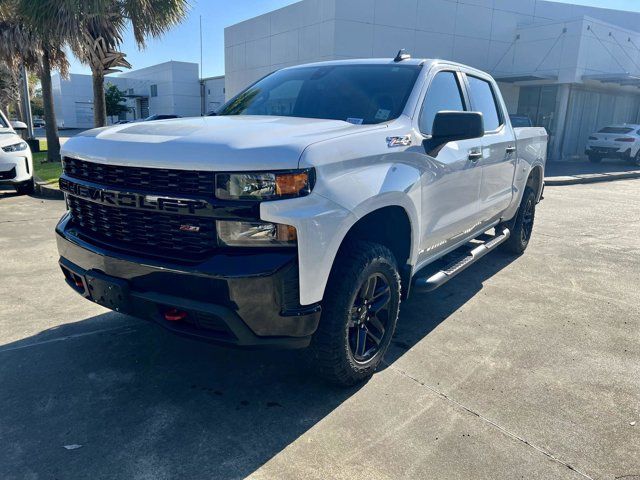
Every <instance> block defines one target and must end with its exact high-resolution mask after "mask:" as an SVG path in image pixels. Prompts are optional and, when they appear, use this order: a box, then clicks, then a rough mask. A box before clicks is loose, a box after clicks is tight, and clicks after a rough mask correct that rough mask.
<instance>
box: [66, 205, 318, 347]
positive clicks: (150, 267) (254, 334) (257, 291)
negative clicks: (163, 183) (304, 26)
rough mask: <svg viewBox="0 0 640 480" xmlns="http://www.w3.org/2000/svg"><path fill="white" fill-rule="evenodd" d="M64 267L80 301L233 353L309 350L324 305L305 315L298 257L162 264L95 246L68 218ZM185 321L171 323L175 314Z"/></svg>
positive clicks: (236, 257) (283, 254)
mask: <svg viewBox="0 0 640 480" xmlns="http://www.w3.org/2000/svg"><path fill="white" fill-rule="evenodd" d="M56 240H57V245H58V252H59V254H60V266H61V268H62V271H63V273H64V275H65V278H66V281H67V283H68V284H69V285H70V286H71V287H72V288H73V289H74V290H76V291H77V292H78V293H80V294H82V295H83V296H85V297H87V298H88V299H90V300H93V301H95V302H96V303H99V304H101V305H103V306H105V307H107V308H111V309H112V310H116V311H119V312H122V313H126V314H130V315H133V316H136V317H139V318H143V319H146V320H151V321H154V322H156V323H158V324H160V325H162V326H164V327H165V328H168V329H169V330H171V331H173V332H175V333H177V334H180V335H184V336H187V337H191V338H195V339H199V340H205V341H210V342H215V343H222V344H227V345H234V346H251V347H277V348H304V347H306V346H308V344H309V342H310V340H311V335H312V334H313V333H314V332H315V330H316V328H317V326H318V322H319V320H320V306H319V304H315V305H311V306H305V307H301V306H300V305H299V291H298V288H299V287H298V283H299V282H298V265H297V256H296V254H295V252H276V251H271V252H265V251H261V252H260V253H238V254H218V255H215V256H213V257H211V258H209V259H207V260H206V261H204V262H202V263H199V264H197V265H191V264H190V265H184V264H172V263H164V262H159V261H155V260H149V259H146V258H139V257H135V256H130V255H125V254H121V253H117V252H113V251H108V250H105V249H103V248H101V247H97V246H95V245H92V244H89V243H87V242H86V241H84V240H82V239H81V238H79V237H78V236H76V235H75V233H74V228H73V226H72V225H70V222H69V219H68V216H66V215H65V217H63V219H62V220H61V221H60V223H59V224H58V226H57V227H56ZM172 309H177V310H179V311H181V312H184V313H186V315H187V316H186V318H184V319H183V320H180V321H169V320H166V318H165V314H166V312H168V311H169V310H172Z"/></svg>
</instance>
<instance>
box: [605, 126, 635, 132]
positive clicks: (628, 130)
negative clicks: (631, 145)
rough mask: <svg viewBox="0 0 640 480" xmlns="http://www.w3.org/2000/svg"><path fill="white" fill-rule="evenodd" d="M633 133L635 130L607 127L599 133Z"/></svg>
mask: <svg viewBox="0 0 640 480" xmlns="http://www.w3.org/2000/svg"><path fill="white" fill-rule="evenodd" d="M631 132H633V128H627V127H605V128H603V129H602V130H600V131H599V132H598V133H631Z"/></svg>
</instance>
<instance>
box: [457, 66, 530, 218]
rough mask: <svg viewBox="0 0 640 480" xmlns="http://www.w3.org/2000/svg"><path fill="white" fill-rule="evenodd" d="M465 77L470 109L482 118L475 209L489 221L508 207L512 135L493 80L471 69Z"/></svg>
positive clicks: (513, 147)
mask: <svg viewBox="0 0 640 480" xmlns="http://www.w3.org/2000/svg"><path fill="white" fill-rule="evenodd" d="M465 80H466V85H467V89H468V93H469V100H470V102H471V109H472V110H473V111H475V112H481V113H482V116H483V118H484V127H485V134H484V138H483V139H482V156H481V158H479V159H478V167H479V168H480V171H481V172H482V174H481V182H480V195H479V212H480V215H481V218H482V219H483V220H484V221H491V220H494V219H496V218H498V217H499V216H500V215H501V214H502V212H504V211H505V210H506V209H507V208H508V207H509V205H510V204H511V199H512V197H513V195H514V192H513V178H514V175H515V171H516V164H517V154H516V139H515V135H514V133H513V129H512V128H511V125H510V124H509V122H508V121H507V115H506V110H505V108H504V105H503V104H502V101H501V97H500V94H499V92H498V90H497V86H496V84H495V83H494V82H493V81H492V80H491V79H490V78H489V77H486V76H481V75H480V74H477V73H475V72H465Z"/></svg>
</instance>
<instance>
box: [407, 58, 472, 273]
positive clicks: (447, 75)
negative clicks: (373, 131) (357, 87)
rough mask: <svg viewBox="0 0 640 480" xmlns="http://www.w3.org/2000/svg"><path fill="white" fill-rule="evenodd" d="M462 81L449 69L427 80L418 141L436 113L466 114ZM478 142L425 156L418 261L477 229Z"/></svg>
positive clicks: (460, 143)
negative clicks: (476, 160)
mask: <svg viewBox="0 0 640 480" xmlns="http://www.w3.org/2000/svg"><path fill="white" fill-rule="evenodd" d="M463 82H464V80H463V78H462V75H461V74H460V72H459V71H458V70H456V69H454V68H443V69H440V70H438V71H437V72H436V73H435V74H434V75H433V76H432V77H431V82H430V84H429V86H428V89H427V92H426V95H425V97H424V100H423V104H422V110H421V113H420V116H419V117H418V129H419V130H420V133H421V134H422V135H423V137H424V138H429V137H430V136H431V133H432V128H433V121H434V119H435V116H436V114H437V113H438V112H441V111H468V110H470V108H469V102H468V99H467V98H466V94H465V90H464V87H463ZM481 147H482V139H480V138H476V139H471V140H462V141H458V142H450V143H448V144H447V145H445V146H444V147H443V148H442V150H440V152H439V153H438V155H437V157H435V158H434V157H431V156H429V155H427V154H426V152H425V151H424V150H421V152H422V154H423V155H424V162H425V172H426V173H425V174H424V175H423V178H422V226H423V228H422V238H421V257H420V259H419V261H421V260H424V259H427V258H429V257H432V256H435V255H437V254H438V252H441V251H443V250H446V249H447V248H449V247H450V246H451V245H453V244H455V243H456V242H457V241H460V240H462V239H463V238H464V237H465V236H467V235H468V234H469V233H470V232H471V231H473V230H474V229H476V228H478V193H479V189H480V179H481V175H480V169H479V168H477V166H476V163H475V162H474V160H473V158H475V156H476V155H478V154H479V153H480V150H481Z"/></svg>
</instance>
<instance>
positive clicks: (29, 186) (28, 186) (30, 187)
mask: <svg viewBox="0 0 640 480" xmlns="http://www.w3.org/2000/svg"><path fill="white" fill-rule="evenodd" d="M13 188H15V190H16V192H17V194H18V195H31V194H32V193H33V191H34V190H35V185H34V184H33V180H27V181H26V182H22V183H16V184H15V185H14V186H13Z"/></svg>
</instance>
